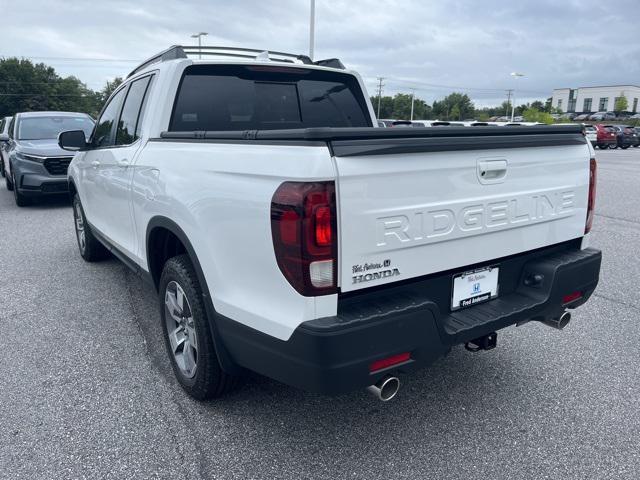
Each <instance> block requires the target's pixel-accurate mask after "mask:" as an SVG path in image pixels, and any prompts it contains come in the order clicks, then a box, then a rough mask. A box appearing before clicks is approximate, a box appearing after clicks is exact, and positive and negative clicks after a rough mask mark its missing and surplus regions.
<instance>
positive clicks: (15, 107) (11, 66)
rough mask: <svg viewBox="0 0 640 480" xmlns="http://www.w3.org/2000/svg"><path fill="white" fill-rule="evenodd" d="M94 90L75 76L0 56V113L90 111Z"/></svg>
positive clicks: (1, 114)
mask: <svg viewBox="0 0 640 480" xmlns="http://www.w3.org/2000/svg"><path fill="white" fill-rule="evenodd" d="M94 104H95V98H94V94H93V92H92V91H91V90H90V89H88V88H87V87H86V85H84V84H83V83H82V82H81V81H80V80H78V79H77V78H76V77H66V78H62V77H60V76H59V75H58V74H57V73H56V72H55V70H54V69H53V68H52V67H49V66H47V65H45V64H43V63H38V64H34V63H32V62H31V61H29V60H24V59H22V60H19V59H17V58H6V59H0V116H7V115H14V114H15V113H17V112H24V111H30V110H67V111H75V112H87V113H89V112H91V111H92V110H93V108H94Z"/></svg>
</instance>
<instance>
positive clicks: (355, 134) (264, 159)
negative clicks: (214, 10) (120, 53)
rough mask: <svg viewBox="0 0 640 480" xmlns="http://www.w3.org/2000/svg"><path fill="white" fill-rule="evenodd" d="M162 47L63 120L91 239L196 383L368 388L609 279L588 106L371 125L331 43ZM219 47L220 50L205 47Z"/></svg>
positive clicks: (392, 384) (389, 385)
mask: <svg viewBox="0 0 640 480" xmlns="http://www.w3.org/2000/svg"><path fill="white" fill-rule="evenodd" d="M194 53H196V54H197V53H198V49H197V48H194V47H172V48H170V49H168V50H167V51H165V52H162V53H161V54H159V55H157V56H155V57H153V58H151V59H149V60H148V61H146V62H145V63H143V64H142V65H141V66H139V67H138V68H136V69H135V70H134V71H133V72H132V73H131V74H130V75H129V76H128V78H127V79H126V80H125V82H124V83H123V84H122V85H121V86H120V87H119V88H118V89H117V90H116V91H115V92H114V93H113V95H112V96H111V98H110V99H109V101H108V102H107V104H106V106H105V107H104V110H103V111H102V113H101V114H100V118H99V120H98V122H97V123H96V126H95V129H94V131H93V133H92V135H91V138H90V139H89V140H88V141H87V140H85V135H84V133H83V132H82V131H69V132H63V133H62V134H60V136H59V143H60V145H61V146H62V147H63V148H66V149H68V150H76V151H78V153H77V154H76V156H75V158H74V159H73V161H72V162H71V165H70V168H69V187H70V190H71V195H72V197H73V206H74V215H75V228H76V233H77V239H78V245H79V249H80V254H81V255H82V257H83V258H84V259H85V260H87V261H94V260H97V259H99V258H101V257H102V256H104V254H105V253H106V252H107V251H110V252H111V253H113V254H114V255H115V256H117V257H119V258H120V259H121V260H122V261H124V263H126V264H127V265H128V266H130V267H131V268H132V269H134V270H135V271H137V272H138V273H139V274H141V275H142V276H143V277H144V278H145V279H147V280H148V281H149V282H150V283H151V284H152V285H154V287H155V288H156V289H157V290H158V292H159V299H160V300H159V303H160V308H161V316H162V328H163V331H164V336H165V340H166V345H167V350H168V352H169V356H170V358H171V362H172V364H173V368H174V371H175V374H176V377H177V379H178V380H179V382H180V383H181V385H182V386H183V387H184V389H185V390H186V391H187V392H188V393H189V394H191V395H192V396H194V397H195V398H198V399H206V398H212V397H216V396H220V395H222V394H223V393H224V392H226V391H227V390H229V388H230V387H231V385H232V384H233V383H234V379H235V378H237V376H238V375H239V374H241V373H242V372H243V370H244V369H249V370H253V371H255V372H258V373H260V374H263V375H266V376H268V377H271V378H274V379H276V380H279V381H281V382H284V383H286V384H289V385H293V386H296V387H299V388H302V389H305V390H308V391H313V392H322V393H326V394H338V393H341V392H346V391H349V390H352V389H356V388H365V387H368V388H369V389H370V390H372V391H373V392H374V393H376V394H377V395H378V397H379V398H381V399H383V400H387V399H390V398H391V397H393V396H394V395H395V394H396V392H397V390H398V386H399V380H398V378H397V377H396V376H395V375H396V374H397V373H398V372H409V371H412V370H415V369H416V368H419V367H423V366H425V365H429V364H430V363H432V362H434V361H435V360H436V359H438V358H439V357H442V356H443V355H445V354H447V352H449V351H450V350H451V348H452V347H453V346H456V345H465V346H466V347H467V349H469V350H472V351H476V350H487V349H490V348H493V347H494V346H495V345H496V333H495V332H497V331H498V330H499V329H502V328H505V327H508V326H510V325H516V324H518V325H519V324H522V323H525V322H527V321H538V322H543V323H545V324H547V325H551V326H554V327H556V328H562V327H564V326H565V325H566V324H567V322H568V321H569V319H570V314H569V311H570V310H571V309H573V308H575V307H578V306H579V305H582V304H583V303H585V302H586V301H587V299H588V298H589V297H590V296H591V294H592V293H593V291H594V289H595V288H596V285H597V283H598V276H599V271H600V262H601V253H600V251H598V250H595V249H593V248H589V247H588V238H589V235H588V233H589V230H590V228H591V223H592V220H593V215H594V213H593V208H594V198H595V180H596V163H595V159H594V158H593V157H594V152H593V149H592V147H591V146H590V145H589V143H588V142H587V141H586V139H585V137H584V135H583V132H582V131H581V128H580V127H579V126H571V125H569V126H551V127H547V126H531V127H493V126H492V127H431V128H420V129H418V128H413V129H399V128H396V129H394V128H388V129H387V128H377V127H376V125H377V123H376V119H375V115H374V112H373V108H372V106H371V103H370V101H369V98H368V95H367V93H366V90H365V86H364V84H363V81H362V79H361V78H360V77H359V76H358V75H357V74H356V73H355V72H352V71H348V70H345V69H344V67H343V66H342V63H341V62H340V61H339V60H337V59H331V60H324V61H317V62H313V61H311V60H310V59H309V58H307V57H304V56H297V55H290V54H284V53H281V52H261V51H257V50H246V49H230V48H227V49H223V48H217V47H202V51H201V53H202V56H203V57H205V58H206V60H192V59H190V56H193V54H194ZM212 59H213V60H212Z"/></svg>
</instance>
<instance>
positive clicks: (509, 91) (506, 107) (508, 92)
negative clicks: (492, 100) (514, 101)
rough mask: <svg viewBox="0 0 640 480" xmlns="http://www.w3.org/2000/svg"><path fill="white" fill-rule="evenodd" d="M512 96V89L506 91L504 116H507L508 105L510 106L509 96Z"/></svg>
mask: <svg viewBox="0 0 640 480" xmlns="http://www.w3.org/2000/svg"><path fill="white" fill-rule="evenodd" d="M512 94H513V89H512V88H510V89H509V90H507V104H506V105H505V107H504V108H505V110H504V116H505V117H506V116H507V115H509V105H511V95H512Z"/></svg>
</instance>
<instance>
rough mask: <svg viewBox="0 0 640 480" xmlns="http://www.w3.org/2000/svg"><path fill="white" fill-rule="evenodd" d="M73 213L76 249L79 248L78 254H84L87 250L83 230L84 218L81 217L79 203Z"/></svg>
mask: <svg viewBox="0 0 640 480" xmlns="http://www.w3.org/2000/svg"><path fill="white" fill-rule="evenodd" d="M74 213H75V215H74V216H75V220H76V237H77V238H78V247H80V252H81V253H84V251H85V250H86V248H87V234H86V232H85V229H84V216H83V215H82V207H81V206H80V202H76V205H75V208H74Z"/></svg>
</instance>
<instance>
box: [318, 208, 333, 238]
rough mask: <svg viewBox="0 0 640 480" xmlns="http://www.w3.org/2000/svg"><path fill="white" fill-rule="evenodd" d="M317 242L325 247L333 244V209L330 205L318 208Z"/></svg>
mask: <svg viewBox="0 0 640 480" xmlns="http://www.w3.org/2000/svg"><path fill="white" fill-rule="evenodd" d="M315 217H316V243H317V244H318V245H319V246H321V247H325V246H327V245H331V235H332V233H331V232H332V227H331V209H330V208H329V207H319V208H317V209H316V213H315Z"/></svg>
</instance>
